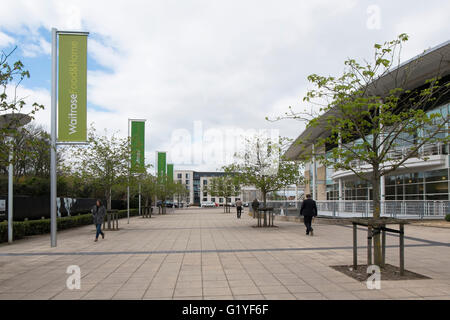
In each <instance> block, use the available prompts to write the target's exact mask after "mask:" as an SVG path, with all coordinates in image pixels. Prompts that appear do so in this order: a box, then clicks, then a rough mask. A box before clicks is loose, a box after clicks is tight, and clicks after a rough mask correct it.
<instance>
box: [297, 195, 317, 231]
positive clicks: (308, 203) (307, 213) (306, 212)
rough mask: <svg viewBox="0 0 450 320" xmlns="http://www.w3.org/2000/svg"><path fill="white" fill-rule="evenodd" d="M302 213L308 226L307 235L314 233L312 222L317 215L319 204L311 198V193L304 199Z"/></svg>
mask: <svg viewBox="0 0 450 320" xmlns="http://www.w3.org/2000/svg"><path fill="white" fill-rule="evenodd" d="M300 215H301V216H303V220H304V222H305V226H306V235H309V233H310V232H311V235H313V228H312V227H311V222H312V219H313V217H315V216H317V206H316V202H315V201H314V200H313V199H311V195H310V194H307V195H306V200H304V201H303V203H302V207H301V208H300Z"/></svg>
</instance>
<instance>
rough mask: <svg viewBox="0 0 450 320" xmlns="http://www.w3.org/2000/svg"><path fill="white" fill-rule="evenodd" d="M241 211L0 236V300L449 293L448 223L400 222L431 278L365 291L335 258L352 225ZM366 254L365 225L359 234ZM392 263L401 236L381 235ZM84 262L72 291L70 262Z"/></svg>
mask: <svg viewBox="0 0 450 320" xmlns="http://www.w3.org/2000/svg"><path fill="white" fill-rule="evenodd" d="M255 224H256V222H255V220H253V219H252V218H251V217H249V216H248V215H246V214H244V215H243V216H242V219H240V220H237V219H236V218H235V215H234V213H231V214H224V213H223V212H222V211H221V209H192V208H191V209H189V210H178V211H175V212H173V213H168V214H166V215H154V216H153V218H152V219H142V218H140V217H134V218H132V219H130V224H126V220H121V221H120V230H119V231H114V232H112V231H106V238H105V239H104V240H102V239H100V240H99V241H98V242H97V243H95V242H93V238H94V235H95V228H94V227H93V226H86V227H80V228H76V229H70V230H64V231H61V232H59V233H58V247H57V248H50V239H49V236H48V235H44V236H33V237H29V238H27V239H23V240H19V241H16V242H14V243H13V244H12V245H7V244H0V299H205V300H207V299H236V300H239V299H255V300H258V299H261V300H264V299H300V300H310V299H431V298H435V299H446V300H449V299H450V271H449V267H450V255H449V254H448V250H449V247H450V230H449V229H440V228H430V227H422V226H412V225H407V226H406V227H405V230H406V240H405V244H406V251H405V252H406V255H405V262H406V267H407V269H408V270H411V271H414V272H418V273H421V274H424V275H426V276H428V277H430V278H431V279H428V280H407V281H382V288H381V290H369V289H367V286H366V285H365V283H360V282H358V281H356V280H354V279H351V278H349V277H347V276H345V275H343V274H341V273H339V272H337V271H336V270H334V269H332V268H330V266H332V265H339V264H351V262H352V250H351V249H352V247H351V240H352V229H351V228H348V227H346V226H338V225H329V224H317V225H315V235H314V237H311V236H306V235H305V234H304V226H303V225H301V224H299V223H296V222H288V221H276V225H277V226H278V227H277V228H268V229H258V228H254V227H253V226H254V225H255ZM358 234H359V235H358V243H359V246H360V248H359V250H358V259H359V261H360V263H365V261H366V252H365V247H364V246H365V244H366V241H367V239H366V236H367V235H366V233H364V232H359V233H358ZM387 244H388V247H387V251H386V254H387V255H386V257H387V262H388V263H391V264H394V265H398V263H399V262H398V248H397V245H398V237H395V236H391V235H389V236H388V237H387ZM70 265H77V266H79V267H80V269H81V290H69V289H68V288H67V286H66V280H67V278H68V277H69V274H67V273H66V270H67V267H68V266H70Z"/></svg>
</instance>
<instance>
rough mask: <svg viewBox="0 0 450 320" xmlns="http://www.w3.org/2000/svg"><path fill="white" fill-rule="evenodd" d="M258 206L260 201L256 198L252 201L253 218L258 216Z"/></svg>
mask: <svg viewBox="0 0 450 320" xmlns="http://www.w3.org/2000/svg"><path fill="white" fill-rule="evenodd" d="M258 208H259V201H258V200H257V199H256V198H255V200H253V202H252V209H253V218H256V213H257V211H258Z"/></svg>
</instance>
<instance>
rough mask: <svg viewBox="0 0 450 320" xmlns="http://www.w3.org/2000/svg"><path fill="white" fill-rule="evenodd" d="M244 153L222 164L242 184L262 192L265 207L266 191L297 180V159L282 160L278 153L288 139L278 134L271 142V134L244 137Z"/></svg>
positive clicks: (280, 152)
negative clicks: (232, 161) (269, 136)
mask: <svg viewBox="0 0 450 320" xmlns="http://www.w3.org/2000/svg"><path fill="white" fill-rule="evenodd" d="M245 141H246V142H245V153H244V155H243V156H241V155H240V154H238V155H235V162H234V163H232V164H230V165H228V166H225V167H224V170H225V172H227V173H232V174H234V175H235V176H236V178H237V179H238V180H237V181H238V183H239V184H240V185H241V186H254V187H255V188H257V189H258V190H259V191H260V192H261V194H262V196H263V205H264V207H266V204H267V202H266V200H267V194H268V193H270V192H274V191H277V190H281V189H283V188H284V187H287V186H289V185H292V184H297V183H299V182H300V180H301V177H300V173H299V163H297V162H295V161H285V160H284V159H283V158H282V156H281V154H282V152H283V150H285V149H286V147H287V143H288V141H289V140H288V139H286V138H282V137H280V138H279V139H278V141H275V142H273V141H272V140H271V139H270V138H267V137H264V136H261V135H255V136H254V137H251V138H246V139H245Z"/></svg>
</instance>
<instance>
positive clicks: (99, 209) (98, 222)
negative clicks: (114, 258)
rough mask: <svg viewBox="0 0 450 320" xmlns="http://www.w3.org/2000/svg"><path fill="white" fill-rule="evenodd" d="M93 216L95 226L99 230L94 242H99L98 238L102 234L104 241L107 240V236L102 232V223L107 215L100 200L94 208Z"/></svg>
mask: <svg viewBox="0 0 450 320" xmlns="http://www.w3.org/2000/svg"><path fill="white" fill-rule="evenodd" d="M92 215H93V216H94V224H95V227H96V229H97V233H96V235H95V240H94V241H98V236H99V235H100V234H101V235H102V239H105V234H104V233H103V231H102V223H103V219H104V218H105V215H106V209H105V207H104V206H103V205H102V202H101V201H100V200H97V203H96V204H95V206H94V207H93V208H92Z"/></svg>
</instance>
